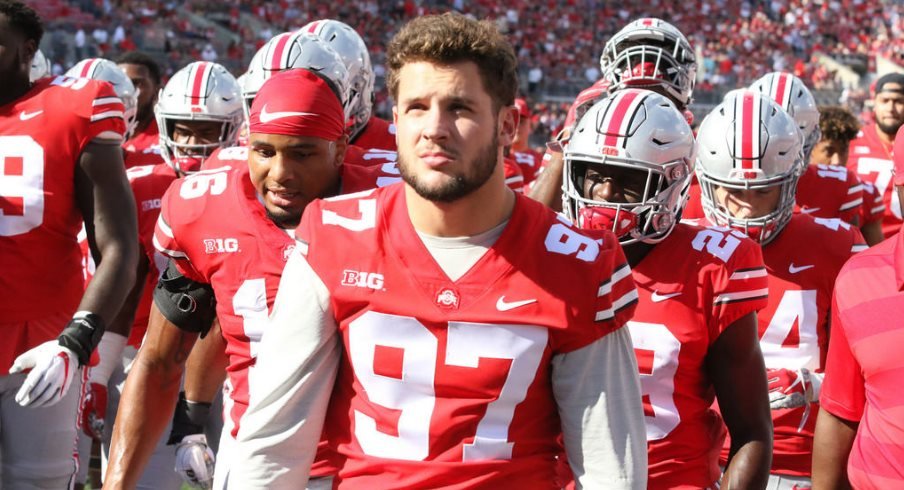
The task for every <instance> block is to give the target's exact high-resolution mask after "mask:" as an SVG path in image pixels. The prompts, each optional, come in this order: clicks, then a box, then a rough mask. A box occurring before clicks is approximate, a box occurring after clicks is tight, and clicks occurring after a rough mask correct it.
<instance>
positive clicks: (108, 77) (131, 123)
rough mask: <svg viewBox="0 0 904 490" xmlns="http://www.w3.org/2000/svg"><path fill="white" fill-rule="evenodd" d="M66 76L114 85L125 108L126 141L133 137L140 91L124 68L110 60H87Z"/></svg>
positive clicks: (74, 67) (79, 63)
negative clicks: (136, 88)
mask: <svg viewBox="0 0 904 490" xmlns="http://www.w3.org/2000/svg"><path fill="white" fill-rule="evenodd" d="M66 76H67V77H73V78H90V79H93V80H103V81H105V82H108V83H109V84H110V85H112V86H113V90H114V91H115V92H116V95H117V96H118V97H119V98H120V100H122V105H123V106H125V112H123V119H125V121H126V134H125V139H126V140H127V139H129V138H130V137H131V135H132V132H133V131H134V130H135V125H136V124H137V121H136V119H135V117H136V115H137V111H138V91H137V90H135V86H134V85H132V80H130V79H129V77H128V76H127V75H126V72H124V71H122V68H120V67H119V66H118V65H117V64H116V63H114V62H112V61H110V60H106V59H103V58H87V59H84V60H82V61H79V62H78V63H76V64H75V66H73V67H72V68H70V69H69V71H67V72H66Z"/></svg>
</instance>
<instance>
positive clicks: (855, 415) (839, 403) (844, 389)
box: [819, 290, 866, 422]
mask: <svg viewBox="0 0 904 490" xmlns="http://www.w3.org/2000/svg"><path fill="white" fill-rule="evenodd" d="M836 291H837V290H836ZM844 327H845V325H844V320H843V319H842V318H841V315H840V314H839V312H838V301H837V299H833V301H832V331H831V335H830V336H829V354H828V357H827V358H826V370H825V377H824V382H823V383H822V390H821V391H822V392H821V393H820V395H819V405H820V407H821V408H822V409H823V410H828V411H829V413H831V414H832V415H835V416H836V417H840V418H843V419H845V420H850V421H853V422H859V421H860V418H861V417H862V416H863V407H864V405H865V404H866V392H865V389H864V382H865V380H864V379H863V371H862V369H861V368H860V363H859V362H857V359H856V358H854V354H853V352H851V345H850V343H849V342H848V339H847V336H846V335H845V332H844Z"/></svg>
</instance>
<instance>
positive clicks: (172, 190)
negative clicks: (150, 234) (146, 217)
mask: <svg viewBox="0 0 904 490" xmlns="http://www.w3.org/2000/svg"><path fill="white" fill-rule="evenodd" d="M182 182H184V181H183V180H182V179H178V180H176V181H175V182H173V183H172V185H170V187H169V189H168V190H167V191H166V194H164V195H163V199H162V200H161V207H160V216H159V217H158V218H157V224H156V226H155V227H154V248H156V249H157V251H159V252H160V253H162V254H163V255H166V256H167V257H169V258H170V259H173V264H175V266H176V268H177V269H178V270H179V272H181V273H182V275H184V276H185V277H187V278H189V279H191V280H192V281H196V282H201V283H205V284H209V283H210V281H209V280H207V279H206V278H204V277H203V276H202V275H201V273H199V272H198V271H197V270H196V269H195V268H194V267H193V266H192V264H191V262H190V261H189V260H188V255H187V254H186V253H185V250H184V249H183V247H182V245H180V244H179V241H178V240H177V238H176V235H177V234H178V233H177V231H178V230H173V228H172V227H170V223H173V222H174V220H172V219H171V216H172V213H175V212H178V205H179V203H180V202H182V201H180V200H179V199H178V195H179V188H180V187H181V185H182Z"/></svg>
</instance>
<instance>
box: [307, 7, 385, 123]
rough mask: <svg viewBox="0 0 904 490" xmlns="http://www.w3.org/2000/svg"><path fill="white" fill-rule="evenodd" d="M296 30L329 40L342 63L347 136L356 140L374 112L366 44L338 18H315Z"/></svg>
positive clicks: (372, 84) (370, 67)
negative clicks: (345, 76) (346, 82)
mask: <svg viewBox="0 0 904 490" xmlns="http://www.w3.org/2000/svg"><path fill="white" fill-rule="evenodd" d="M299 32H306V33H309V34H314V35H315V36H317V37H319V38H320V39H323V40H324V41H326V42H327V43H329V45H330V46H331V47H332V48H333V49H334V50H336V53H338V54H339V57H341V58H342V62H343V63H345V67H346V68H347V69H348V76H349V82H350V85H351V86H350V91H349V95H348V108H349V111H350V113H351V117H350V118H349V119H348V126H349V137H350V139H355V136H358V134H359V133H361V131H363V130H364V127H365V126H367V122H368V121H370V116H371V115H372V114H373V105H374V70H373V67H372V66H371V64H370V54H369V53H368V52H367V45H366V44H364V40H363V39H361V36H359V35H358V33H357V32H355V30H354V29H352V28H351V26H349V25H348V24H345V23H344V22H339V21H338V20H330V19H327V20H315V21H313V22H310V23H308V24H307V25H305V26H304V27H302V28H301V29H299Z"/></svg>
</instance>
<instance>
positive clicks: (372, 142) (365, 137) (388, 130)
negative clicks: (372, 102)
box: [351, 116, 396, 151]
mask: <svg viewBox="0 0 904 490" xmlns="http://www.w3.org/2000/svg"><path fill="white" fill-rule="evenodd" d="M395 138H396V128H395V124H392V123H391V122H389V121H386V120H384V119H380V118H379V117H376V116H372V117H371V118H370V121H368V122H367V126H364V131H361V133H360V134H359V135H358V137H356V138H355V139H354V141H352V142H351V144H353V145H355V146H359V147H361V148H376V149H379V150H389V151H396V139H395Z"/></svg>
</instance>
